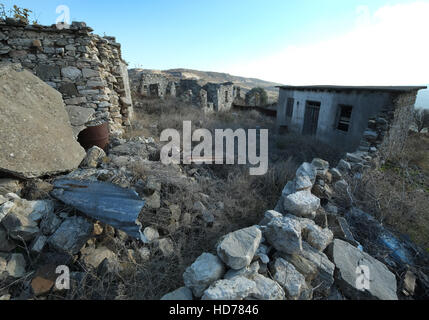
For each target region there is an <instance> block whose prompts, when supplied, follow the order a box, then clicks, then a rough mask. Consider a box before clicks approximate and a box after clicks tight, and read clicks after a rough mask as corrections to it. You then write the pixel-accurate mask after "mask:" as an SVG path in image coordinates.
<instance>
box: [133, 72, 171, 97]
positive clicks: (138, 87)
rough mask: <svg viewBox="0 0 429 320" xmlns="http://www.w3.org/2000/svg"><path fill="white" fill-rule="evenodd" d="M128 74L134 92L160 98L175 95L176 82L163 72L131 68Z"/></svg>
mask: <svg viewBox="0 0 429 320" xmlns="http://www.w3.org/2000/svg"><path fill="white" fill-rule="evenodd" d="M129 75H130V78H131V86H132V88H133V90H134V92H137V93H138V94H139V95H140V96H143V97H151V98H161V99H164V98H165V97H169V96H170V97H175V96H176V86H177V84H176V82H175V81H174V79H172V78H171V77H168V76H167V75H166V74H164V73H154V72H147V71H146V70H143V69H132V70H130V71H129Z"/></svg>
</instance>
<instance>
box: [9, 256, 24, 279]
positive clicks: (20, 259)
mask: <svg viewBox="0 0 429 320" xmlns="http://www.w3.org/2000/svg"><path fill="white" fill-rule="evenodd" d="M26 265H27V263H26V262H25V259H24V256H23V255H22V254H20V253H14V254H12V255H11V256H10V258H9V261H8V263H7V266H6V271H7V273H8V274H9V276H11V277H13V278H21V277H23V276H24V275H25V268H26Z"/></svg>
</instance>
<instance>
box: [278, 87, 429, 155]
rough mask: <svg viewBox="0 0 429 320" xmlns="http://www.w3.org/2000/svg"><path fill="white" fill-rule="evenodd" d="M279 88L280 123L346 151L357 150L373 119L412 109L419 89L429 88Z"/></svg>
mask: <svg viewBox="0 0 429 320" xmlns="http://www.w3.org/2000/svg"><path fill="white" fill-rule="evenodd" d="M278 88H279V90H280V94H279V102H278V109H277V126H278V127H280V128H282V127H286V128H287V129H288V130H289V131H291V132H296V133H300V134H303V135H310V136H314V137H315V138H316V139H318V140H319V141H322V142H324V143H328V144H331V145H334V146H336V147H338V148H339V149H342V150H344V151H354V150H356V149H357V148H358V147H359V146H360V143H361V140H362V138H363V136H364V134H367V129H368V127H369V123H370V120H371V119H377V118H379V117H381V116H383V115H385V114H386V113H387V114H392V115H395V114H396V113H398V110H399V111H401V112H400V113H404V112H408V113H409V112H412V110H413V108H414V104H415V101H416V97H417V93H418V91H419V90H421V89H426V87H417V86H396V87H382V86H379V87H358V86H280V87H278ZM393 117H396V116H393ZM381 120H383V119H381ZM407 130H408V129H407Z"/></svg>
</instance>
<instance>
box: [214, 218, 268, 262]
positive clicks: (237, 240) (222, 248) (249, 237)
mask: <svg viewBox="0 0 429 320" xmlns="http://www.w3.org/2000/svg"><path fill="white" fill-rule="evenodd" d="M261 238H262V232H261V230H259V228H258V227H256V226H253V227H250V228H246V229H242V230H238V231H235V232H232V233H230V234H227V235H226V236H225V237H224V238H223V240H222V241H221V242H220V244H219V245H218V247H217V254H218V256H219V257H220V258H221V259H222V260H223V262H225V264H227V265H228V266H229V267H230V268H232V269H234V270H240V269H242V268H245V267H247V266H248V265H249V264H250V263H251V262H252V259H253V257H254V256H255V253H256V250H257V249H258V247H259V244H260V243H261Z"/></svg>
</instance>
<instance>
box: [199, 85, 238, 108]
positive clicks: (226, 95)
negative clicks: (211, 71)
mask: <svg viewBox="0 0 429 320" xmlns="http://www.w3.org/2000/svg"><path fill="white" fill-rule="evenodd" d="M203 89H204V90H206V91H207V99H208V101H209V102H212V103H213V107H214V111H228V110H230V109H231V108H232V103H233V102H234V84H233V83H232V82H225V83H207V84H206V85H205V86H204V87H203Z"/></svg>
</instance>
